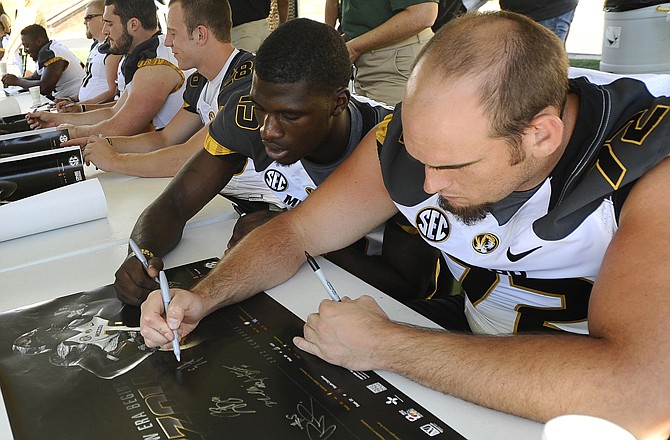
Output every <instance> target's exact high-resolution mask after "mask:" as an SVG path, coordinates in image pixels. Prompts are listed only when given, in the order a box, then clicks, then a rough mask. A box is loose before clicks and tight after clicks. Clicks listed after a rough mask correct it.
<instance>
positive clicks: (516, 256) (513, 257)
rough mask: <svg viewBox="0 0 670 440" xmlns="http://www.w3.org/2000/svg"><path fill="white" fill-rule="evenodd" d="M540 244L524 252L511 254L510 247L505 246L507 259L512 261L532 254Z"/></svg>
mask: <svg viewBox="0 0 670 440" xmlns="http://www.w3.org/2000/svg"><path fill="white" fill-rule="evenodd" d="M541 247H542V246H538V247H536V248H534V249H530V250H528V251H526V252H521V253H520V254H513V253H512V251H511V248H507V259H508V260H509V261H511V262H512V263H514V262H517V261H519V260H520V259H522V258H525V257H527V256H528V255H530V254H532V253H533V252H535V251H536V250H538V249H540V248H541Z"/></svg>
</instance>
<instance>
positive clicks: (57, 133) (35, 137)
mask: <svg viewBox="0 0 670 440" xmlns="http://www.w3.org/2000/svg"><path fill="white" fill-rule="evenodd" d="M10 124H16V123H15V122H13V123H10ZM21 124H23V122H21ZM3 128H7V127H3V125H2V124H0V132H1V131H2V129H3ZM28 128H30V127H28ZM68 139H70V134H69V132H68V130H66V129H61V130H57V129H53V128H49V129H43V130H28V131H21V132H18V133H13V134H6V135H2V136H0V157H10V156H16V155H19V154H27V153H34V152H36V151H44V150H53V149H54V148H59V147H60V144H62V143H63V142H65V141H67V140H68Z"/></svg>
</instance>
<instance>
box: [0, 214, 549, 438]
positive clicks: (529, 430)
mask: <svg viewBox="0 0 670 440" xmlns="http://www.w3.org/2000/svg"><path fill="white" fill-rule="evenodd" d="M233 225H234V220H232V219H228V220H221V221H218V222H215V223H209V224H201V225H197V226H195V227H192V228H190V229H188V230H187V231H185V234H184V238H183V240H182V241H181V243H180V244H179V245H178V246H177V248H175V250H173V251H172V252H171V253H170V254H169V255H167V256H166V258H165V262H166V265H167V266H168V267H172V266H176V265H179V264H184V263H188V262H191V261H196V260H201V259H204V258H208V257H211V256H220V255H221V251H222V250H223V249H224V247H225V244H226V243H227V241H228V238H229V236H230V233H231V231H232V226H233ZM52 233H58V231H53V232H48V233H44V235H48V234H52ZM21 240H24V239H18V240H17V241H21ZM35 246H37V243H36V242H34V243H30V245H26V246H25V247H22V252H26V253H30V252H33V251H36V250H37V249H36V248H35ZM125 256H126V244H125V243H123V242H118V243H115V244H112V245H110V246H106V247H104V248H99V249H94V250H90V251H89V252H86V253H79V254H71V255H65V256H62V257H60V258H54V259H51V260H49V261H43V262H41V263H40V264H39V265H25V266H23V267H17V268H15V269H13V270H10V271H5V272H4V273H2V274H0V311H5V310H9V309H13V308H17V307H21V306H25V305H29V304H33V303H35V302H39V301H45V300H49V299H53V298H56V297H59V296H63V295H66V294H70V293H75V292H78V291H86V290H91V289H94V288H96V287H99V286H102V285H106V284H110V283H112V282H113V278H114V275H113V274H114V271H115V270H116V268H117V267H118V266H119V264H120V263H121V262H122V261H123V259H124V258H125ZM318 261H319V264H320V265H321V266H322V268H323V269H324V271H326V272H327V273H328V276H329V278H330V280H331V282H332V283H333V284H334V285H335V286H336V288H337V290H338V292H340V293H341V294H342V295H348V296H350V297H357V296H360V295H362V294H369V295H371V296H373V297H374V298H375V299H376V300H377V301H378V302H379V303H380V304H381V306H382V307H383V308H384V310H385V311H386V312H387V313H388V314H389V315H390V317H391V318H392V319H396V320H399V321H405V322H410V323H413V324H417V325H424V326H434V324H432V323H431V322H430V321H428V320H426V319H425V318H423V317H422V316H420V315H418V314H416V313H414V312H413V311H411V310H410V309H408V308H406V307H404V306H403V305H402V304H400V303H398V302H396V301H395V300H393V299H391V298H389V297H388V296H386V295H384V294H382V293H381V292H379V291H377V290H376V289H374V288H373V287H371V286H369V285H367V284H365V283H363V282H362V281H361V280H359V279H357V278H356V277H354V276H352V275H350V274H349V273H347V272H345V271H344V270H342V269H340V268H338V267H337V266H334V265H333V264H331V263H329V262H328V261H326V260H324V259H323V258H319V259H318ZM268 294H269V295H270V296H272V297H273V298H275V299H276V300H277V301H279V302H280V303H282V304H283V305H284V306H286V307H287V308H288V309H289V310H291V311H292V312H293V313H295V314H296V315H297V316H299V317H300V318H302V319H305V318H306V317H307V315H308V314H309V313H311V312H313V311H314V310H316V309H317V307H318V304H319V303H320V302H321V301H322V300H323V299H324V298H325V294H324V292H323V287H322V286H321V285H320V284H319V282H318V280H317V278H316V277H315V276H314V274H313V273H312V272H311V270H310V269H309V268H308V267H307V265H305V266H303V267H302V269H301V270H300V271H299V272H298V273H297V274H296V275H295V276H294V277H293V278H291V279H290V280H288V281H287V282H285V283H284V284H282V285H280V286H278V287H276V288H274V289H271V290H269V291H268ZM379 374H380V375H381V376H383V377H384V379H386V380H388V381H389V382H390V383H391V384H393V385H394V386H396V387H397V388H398V389H399V390H401V391H402V392H403V393H405V394H407V395H408V396H409V397H411V398H412V399H414V400H415V401H416V402H417V403H419V404H420V405H422V406H423V407H424V408H426V409H427V410H429V411H430V412H432V413H433V414H435V415H436V416H437V417H439V418H440V419H441V420H443V421H444V422H445V423H447V424H449V425H450V426H451V427H452V428H454V429H455V430H457V431H458V432H460V433H461V434H462V435H463V436H465V437H466V438H468V439H471V440H479V439H481V440H489V439H514V440H538V439H540V438H541V431H542V425H541V424H539V423H536V422H532V421H529V420H525V419H522V418H519V417H515V416H511V415H508V414H504V413H500V412H497V411H493V410H490V409H486V408H483V407H479V406H477V405H474V404H472V403H469V402H465V401H462V400H460V399H457V398H454V397H451V396H447V395H444V394H441V393H438V392H435V391H432V390H429V389H427V388H425V387H423V386H421V385H419V384H417V383H414V382H411V381H409V380H407V379H405V378H403V377H401V376H398V375H396V374H393V373H388V372H379ZM0 438H2V439H5V438H11V430H10V427H9V421H8V420H7V416H6V410H5V408H4V401H1V402H0Z"/></svg>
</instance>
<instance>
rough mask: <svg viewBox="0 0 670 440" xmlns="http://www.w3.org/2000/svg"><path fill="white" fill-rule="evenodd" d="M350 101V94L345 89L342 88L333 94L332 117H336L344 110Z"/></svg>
mask: <svg viewBox="0 0 670 440" xmlns="http://www.w3.org/2000/svg"><path fill="white" fill-rule="evenodd" d="M350 99H351V92H349V89H348V88H346V87H343V88H341V89H339V90H338V91H337V92H335V108H333V112H332V115H333V116H338V115H339V114H340V113H342V112H343V111H344V110H346V108H347V106H348V105H349V100H350Z"/></svg>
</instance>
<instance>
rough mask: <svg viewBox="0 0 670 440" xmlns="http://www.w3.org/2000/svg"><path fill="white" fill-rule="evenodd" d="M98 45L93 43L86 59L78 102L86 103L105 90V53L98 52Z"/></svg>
mask: <svg viewBox="0 0 670 440" xmlns="http://www.w3.org/2000/svg"><path fill="white" fill-rule="evenodd" d="M99 49H100V43H98V42H95V43H94V44H93V47H91V51H90V52H89V53H88V58H87V59H86V67H85V76H84V81H83V82H82V84H81V88H80V89H79V100H80V101H86V100H88V99H91V98H94V97H96V96H98V95H100V94H101V93H103V92H105V91H106V90H107V87H108V85H107V72H106V71H105V58H107V54H106V53H101V52H100V50H99Z"/></svg>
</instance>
